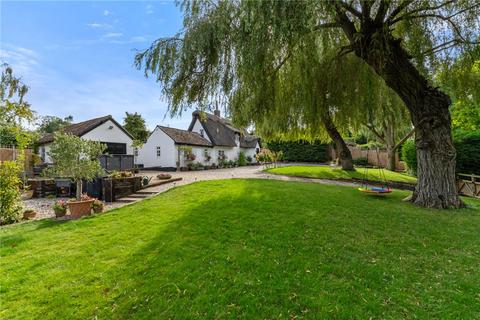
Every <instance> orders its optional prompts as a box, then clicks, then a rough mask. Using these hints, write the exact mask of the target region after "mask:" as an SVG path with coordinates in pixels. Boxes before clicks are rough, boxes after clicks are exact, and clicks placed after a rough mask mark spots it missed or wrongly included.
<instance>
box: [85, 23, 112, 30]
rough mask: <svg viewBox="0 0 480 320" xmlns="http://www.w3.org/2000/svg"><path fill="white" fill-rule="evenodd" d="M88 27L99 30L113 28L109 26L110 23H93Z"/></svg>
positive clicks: (88, 24)
mask: <svg viewBox="0 0 480 320" xmlns="http://www.w3.org/2000/svg"><path fill="white" fill-rule="evenodd" d="M87 27H90V28H93V29H98V28H111V27H112V26H111V25H109V24H108V23H98V22H92V23H87Z"/></svg>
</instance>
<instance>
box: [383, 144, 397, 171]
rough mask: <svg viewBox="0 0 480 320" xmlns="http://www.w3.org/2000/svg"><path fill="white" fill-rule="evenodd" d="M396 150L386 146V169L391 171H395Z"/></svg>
mask: <svg viewBox="0 0 480 320" xmlns="http://www.w3.org/2000/svg"><path fill="white" fill-rule="evenodd" d="M396 155H397V150H396V149H393V148H392V147H391V146H387V165H386V167H387V169H388V170H391V171H395V169H396V164H397V161H396V160H397V159H396Z"/></svg>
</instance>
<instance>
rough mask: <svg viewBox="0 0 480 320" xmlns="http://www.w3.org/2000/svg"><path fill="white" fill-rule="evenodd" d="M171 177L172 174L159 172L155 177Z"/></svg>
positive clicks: (160, 178) (159, 178)
mask: <svg viewBox="0 0 480 320" xmlns="http://www.w3.org/2000/svg"><path fill="white" fill-rule="evenodd" d="M171 178H172V175H171V174H169V173H159V174H157V179H158V180H168V179H171Z"/></svg>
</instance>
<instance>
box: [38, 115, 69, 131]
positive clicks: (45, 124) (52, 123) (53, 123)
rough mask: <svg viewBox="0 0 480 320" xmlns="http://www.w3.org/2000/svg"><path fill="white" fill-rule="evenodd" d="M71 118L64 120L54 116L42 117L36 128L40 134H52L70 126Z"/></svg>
mask: <svg viewBox="0 0 480 320" xmlns="http://www.w3.org/2000/svg"><path fill="white" fill-rule="evenodd" d="M72 122H73V117H72V116H68V117H65V118H63V119H62V118H59V117H56V116H44V117H42V119H41V122H40V124H39V127H38V131H39V132H40V133H54V132H57V131H60V129H62V128H63V127H65V126H67V125H69V124H72Z"/></svg>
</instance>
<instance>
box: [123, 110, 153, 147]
mask: <svg viewBox="0 0 480 320" xmlns="http://www.w3.org/2000/svg"><path fill="white" fill-rule="evenodd" d="M123 127H124V128H125V130H127V131H128V132H129V133H130V134H131V135H132V136H133V137H134V139H135V140H137V141H139V142H140V143H145V142H147V139H148V136H149V135H150V133H149V132H148V130H147V125H146V124H145V119H143V117H142V115H141V114H139V113H137V112H135V113H128V112H125V118H123Z"/></svg>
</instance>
